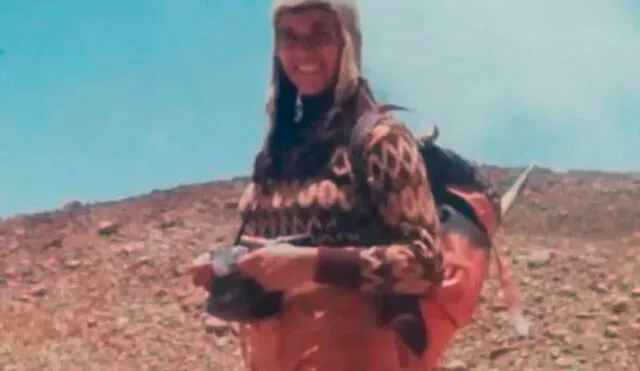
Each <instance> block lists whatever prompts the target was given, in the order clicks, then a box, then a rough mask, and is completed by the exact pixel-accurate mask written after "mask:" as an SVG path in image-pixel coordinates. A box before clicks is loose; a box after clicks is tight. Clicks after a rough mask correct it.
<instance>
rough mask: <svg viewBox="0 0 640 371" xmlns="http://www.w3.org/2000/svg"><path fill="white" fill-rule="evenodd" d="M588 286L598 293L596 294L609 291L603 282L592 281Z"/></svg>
mask: <svg viewBox="0 0 640 371" xmlns="http://www.w3.org/2000/svg"><path fill="white" fill-rule="evenodd" d="M589 288H590V289H591V290H592V291H593V292H595V293H598V294H604V293H607V292H609V288H608V287H607V285H605V284H604V283H593V284H591V286H589Z"/></svg>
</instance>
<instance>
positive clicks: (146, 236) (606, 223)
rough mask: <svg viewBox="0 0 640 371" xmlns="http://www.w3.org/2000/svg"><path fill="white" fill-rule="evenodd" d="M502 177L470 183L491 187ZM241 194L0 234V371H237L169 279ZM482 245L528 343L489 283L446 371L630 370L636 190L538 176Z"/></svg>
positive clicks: (225, 344)
mask: <svg viewBox="0 0 640 371" xmlns="http://www.w3.org/2000/svg"><path fill="white" fill-rule="evenodd" d="M518 170H519V169H499V168H495V167H483V171H485V172H486V173H487V174H488V176H489V177H490V179H491V180H492V181H493V182H494V183H495V184H498V185H500V186H501V187H504V186H506V185H508V183H509V182H510V181H511V180H512V178H513V177H515V176H516V175H517V173H518ZM243 186H244V181H243V180H242V179H236V180H230V181H217V182H212V183H208V184H200V185H190V186H182V187H178V188H175V189H172V190H167V191H155V192H152V193H151V194H148V195H143V196H140V197H134V198H130V199H126V200H121V201H116V202H109V203H101V204H93V205H83V204H81V203H79V202H72V203H69V204H67V205H65V206H64V207H63V208H62V209H60V210H57V211H53V212H47V213H40V214H34V215H23V216H18V217H14V218H10V219H6V220H4V221H0V247H1V248H0V333H1V334H2V337H1V338H2V340H0V366H2V367H0V368H1V369H3V370H89V369H95V370H109V371H112V370H188V371H194V370H238V369H240V366H239V357H238V351H237V348H236V342H235V338H234V329H233V327H232V326H230V325H228V324H225V323H220V322H219V321H216V320H214V319H212V318H210V317H207V316H206V315H204V314H203V308H202V305H203V300H204V294H203V292H201V291H198V290H195V289H193V288H192V287H191V285H190V281H189V278H188V277H186V276H185V275H184V274H183V272H184V267H185V266H186V264H188V263H189V262H190V261H191V260H192V259H193V258H194V257H195V256H196V255H197V254H198V253H199V252H202V251H203V250H206V249H209V248H211V247H213V246H215V245H218V244H221V243H228V242H231V239H232V236H233V234H234V233H235V228H236V227H237V214H236V211H235V206H236V202H237V199H238V197H239V196H240V193H241V192H242V189H243ZM496 242H497V246H498V248H499V249H501V250H502V251H504V252H505V254H506V256H508V257H509V259H510V260H511V262H512V263H513V266H514V269H515V273H516V274H517V280H518V281H519V283H520V285H521V288H522V290H523V291H524V295H525V299H526V302H527V309H526V312H527V316H528V317H529V318H530V319H531V320H532V321H533V324H534V329H533V335H532V337H531V338H527V339H520V338H518V337H517V336H515V334H514V332H513V331H512V329H511V328H510V327H509V326H508V325H507V323H506V320H505V308H504V307H503V305H502V301H501V300H500V298H499V297H498V293H499V290H498V289H497V286H496V284H495V280H494V279H491V280H490V282H489V283H488V284H487V286H486V289H485V294H484V297H483V301H482V304H481V306H480V307H479V309H478V310H477V312H476V315H475V321H474V322H473V323H472V324H471V325H470V326H469V327H468V328H467V329H465V330H464V331H463V332H461V333H460V336H458V339H457V340H456V343H455V346H454V348H453V349H452V350H451V352H450V355H449V356H450V357H451V359H452V360H454V361H453V363H455V364H457V366H455V365H453V364H452V365H451V366H452V367H453V366H455V367H459V368H461V369H465V368H466V369H474V370H554V369H571V370H605V369H615V370H640V366H639V365H640V363H639V362H638V361H637V360H638V359H640V264H639V263H638V262H639V260H640V250H639V247H640V177H638V176H636V175H633V174H605V173H598V172H567V173H553V172H550V171H545V170H540V169H538V170H536V171H535V172H534V174H533V176H532V177H531V181H530V182H529V186H528V189H527V191H525V192H524V194H523V197H522V200H521V201H520V202H519V203H518V204H517V205H516V206H515V207H514V209H513V210H512V213H510V214H509V215H508V217H507V220H506V221H505V224H504V231H503V232H502V233H500V235H499V236H498V237H497V241H496ZM634 362H635V363H634Z"/></svg>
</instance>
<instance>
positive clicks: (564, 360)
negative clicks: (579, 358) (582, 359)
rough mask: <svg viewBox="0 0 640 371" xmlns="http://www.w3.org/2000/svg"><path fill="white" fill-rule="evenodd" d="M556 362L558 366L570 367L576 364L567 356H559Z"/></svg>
mask: <svg viewBox="0 0 640 371" xmlns="http://www.w3.org/2000/svg"><path fill="white" fill-rule="evenodd" d="M555 363H556V366H558V367H562V368H565V367H570V366H572V365H573V364H574V362H573V361H572V360H570V359H569V358H566V357H558V359H556V361H555Z"/></svg>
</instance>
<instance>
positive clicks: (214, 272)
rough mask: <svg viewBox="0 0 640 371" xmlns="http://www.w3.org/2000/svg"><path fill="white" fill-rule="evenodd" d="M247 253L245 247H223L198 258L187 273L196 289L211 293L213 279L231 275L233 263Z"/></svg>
mask: <svg viewBox="0 0 640 371" xmlns="http://www.w3.org/2000/svg"><path fill="white" fill-rule="evenodd" d="M248 251H249V249H248V248H247V247H246V246H240V245H231V246H223V247H220V248H219V249H216V250H214V251H210V252H206V253H204V254H201V255H200V256H198V257H197V258H196V259H195V260H194V261H193V262H192V263H191V265H190V266H189V268H188V269H187V271H188V272H189V273H190V274H191V275H192V281H193V284H194V285H195V286H196V287H203V288H204V289H205V290H207V291H211V289H212V286H213V280H214V278H215V277H219V276H224V275H227V274H229V273H231V272H232V270H233V267H234V265H235V263H236V262H237V261H238V260H239V258H240V257H241V256H243V255H245V254H247V253H248Z"/></svg>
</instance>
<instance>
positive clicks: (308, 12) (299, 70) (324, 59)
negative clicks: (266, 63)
mask: <svg viewBox="0 0 640 371" xmlns="http://www.w3.org/2000/svg"><path fill="white" fill-rule="evenodd" d="M341 46H342V40H341V38H340V27H339V23H338V20H337V17H336V16H335V14H334V13H332V12H331V11H329V10H326V9H322V8H307V9H303V10H292V11H287V12H284V13H283V14H282V15H281V16H280V17H279V18H278V22H277V24H276V52H277V57H278V59H279V60H280V64H281V65H282V68H283V69H284V72H285V73H286V75H287V77H288V78H289V80H290V81H291V82H292V83H293V84H294V85H295V86H296V88H298V90H299V91H300V93H301V94H303V95H307V96H313V95H317V94H319V93H322V92H323V91H325V90H326V89H327V88H329V87H330V86H331V85H332V84H334V83H335V81H336V76H337V73H338V64H339V62H340V49H341Z"/></svg>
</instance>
